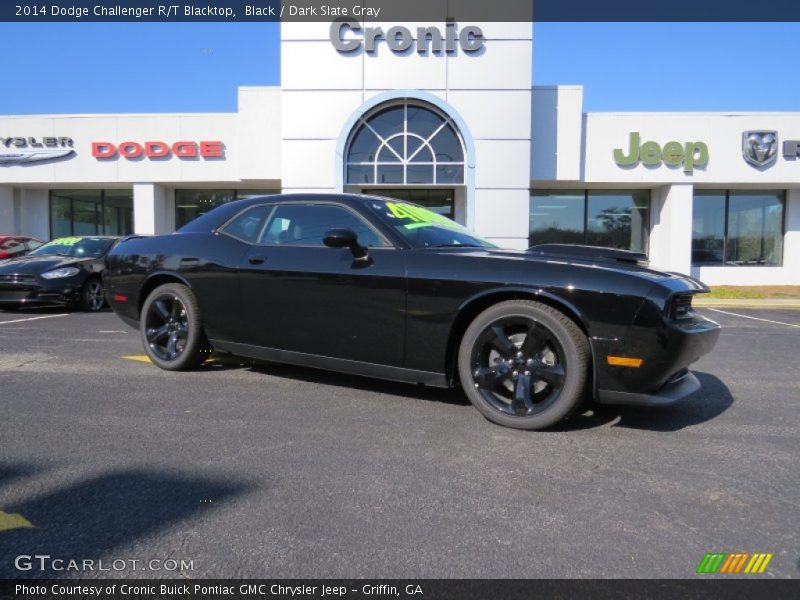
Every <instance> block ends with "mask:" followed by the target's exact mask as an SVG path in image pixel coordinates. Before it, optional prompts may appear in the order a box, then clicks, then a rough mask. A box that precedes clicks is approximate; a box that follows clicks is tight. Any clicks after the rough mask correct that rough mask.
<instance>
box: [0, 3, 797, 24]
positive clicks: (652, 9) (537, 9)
mask: <svg viewBox="0 0 800 600" xmlns="http://www.w3.org/2000/svg"><path fill="white" fill-rule="evenodd" d="M337 18H346V19H350V20H364V21H381V22H402V21H419V22H441V21H446V20H449V19H452V20H454V21H458V22H462V23H463V22H466V21H473V22H492V21H508V22H515V21H516V22H528V21H539V22H654V21H671V22H681V21H683V22H719V21H727V22H758V21H760V22H769V21H783V22H786V21H794V22H798V21H800V1H798V0H769V1H767V2H754V1H753V0H666V1H657V0H606V1H602V0H534V1H531V0H361V1H359V0H206V1H203V0H197V1H186V0H29V1H26V0H4V1H3V2H2V3H0V21H7V22H80V21H102V22H170V21H174V22H187V21H199V22H202V21H205V22H236V21H238V22H256V21H262V22H278V21H285V22H290V21H294V22H330V21H331V20H333V19H337Z"/></svg>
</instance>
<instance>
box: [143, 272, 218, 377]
mask: <svg viewBox="0 0 800 600" xmlns="http://www.w3.org/2000/svg"><path fill="white" fill-rule="evenodd" d="M139 332H140V334H141V337H142V344H143V345H144V350H145V352H146V353H147V356H148V357H149V358H150V360H151V361H152V362H153V364H154V365H156V366H157V367H160V368H162V369H165V370H167V371H188V370H190V369H194V368H196V367H198V366H200V364H201V363H202V362H203V361H204V360H205V359H206V358H207V357H208V353H207V350H208V348H209V345H208V341H207V339H206V336H205V333H204V331H203V322H202V317H201V315H200V309H199V307H198V304H197V298H195V295H194V293H193V292H192V290H190V289H189V288H188V287H186V286H185V285H182V284H179V283H166V284H164V285H160V286H158V287H157V288H155V289H154V290H153V291H152V292H150V295H149V296H148V297H147V299H146V300H145V302H144V305H143V306H142V313H141V315H140V317H139Z"/></svg>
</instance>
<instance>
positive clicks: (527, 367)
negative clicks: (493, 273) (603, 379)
mask: <svg viewBox="0 0 800 600" xmlns="http://www.w3.org/2000/svg"><path fill="white" fill-rule="evenodd" d="M589 356H590V352H589V343H588V340H587V339H586V336H585V335H584V334H583V332H582V331H581V330H580V328H578V326H577V325H576V324H575V323H574V322H573V321H572V320H571V319H570V318H569V317H567V316H566V315H564V313H562V312H560V311H558V310H556V309H554V308H552V307H550V306H547V305H545V304H541V303H539V302H532V301H528V300H509V301H506V302H500V303H498V304H495V305H494V306H491V307H490V308H487V309H486V310H485V311H483V312H482V313H481V314H479V315H478V316H477V317H476V318H475V320H474V321H473V322H472V323H471V324H470V326H469V327H468V328H467V331H466V332H465V333H464V337H463V338H462V340H461V345H460V347H459V352H458V372H459V377H460V379H461V385H462V387H463V388H464V392H465V393H466V395H467V397H468V398H469V399H470V401H471V402H472V404H473V405H474V406H475V408H477V409H478V410H479V411H480V412H481V414H483V415H484V416H485V417H486V418H487V419H489V420H490V421H493V422H495V423H498V424H500V425H505V426H507V427H514V428H517V429H543V428H546V427H549V426H551V425H553V424H555V423H557V422H559V421H560V420H561V419H563V418H564V417H566V416H568V415H569V414H570V413H572V412H573V411H574V410H576V409H577V408H578V407H579V406H580V405H581V401H582V399H583V394H584V391H585V388H586V382H587V377H588V372H589Z"/></svg>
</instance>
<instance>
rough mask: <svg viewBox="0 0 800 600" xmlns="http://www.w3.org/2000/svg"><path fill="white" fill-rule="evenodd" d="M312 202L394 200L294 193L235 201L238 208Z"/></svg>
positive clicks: (359, 202)
mask: <svg viewBox="0 0 800 600" xmlns="http://www.w3.org/2000/svg"><path fill="white" fill-rule="evenodd" d="M314 200H332V201H336V202H344V203H346V204H348V203H349V204H365V203H367V202H369V201H370V200H372V201H374V200H381V201H384V202H385V201H386V200H395V198H386V197H384V196H376V195H373V194H348V193H330V192H320V193H315V194H311V193H307V192H304V193H296V194H269V195H266V196H253V197H252V198H246V199H243V200H236V202H237V203H239V204H238V205H239V206H249V205H251V204H269V203H273V202H286V201H290V202H292V201H294V202H304V201H314Z"/></svg>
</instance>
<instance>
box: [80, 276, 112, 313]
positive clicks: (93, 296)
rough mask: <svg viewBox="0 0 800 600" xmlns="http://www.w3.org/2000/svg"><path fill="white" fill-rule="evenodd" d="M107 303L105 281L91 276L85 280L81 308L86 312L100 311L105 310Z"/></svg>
mask: <svg viewBox="0 0 800 600" xmlns="http://www.w3.org/2000/svg"><path fill="white" fill-rule="evenodd" d="M105 305H106V298H105V291H104V289H103V282H102V281H100V278H99V277H90V278H89V279H87V280H86V281H85V282H84V284H83V288H81V296H80V300H78V306H79V307H80V309H81V310H83V311H86V312H98V311H101V310H103V307H104V306H105Z"/></svg>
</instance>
